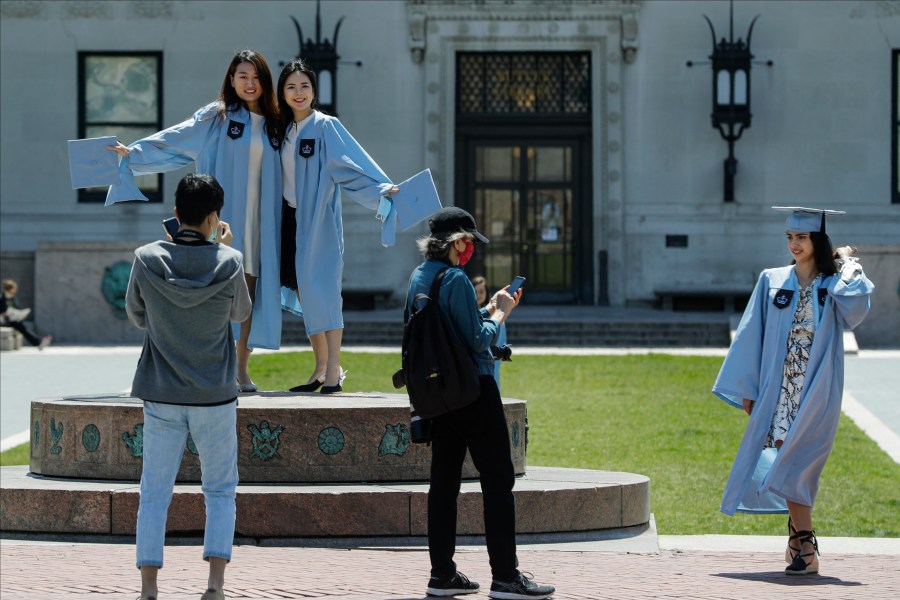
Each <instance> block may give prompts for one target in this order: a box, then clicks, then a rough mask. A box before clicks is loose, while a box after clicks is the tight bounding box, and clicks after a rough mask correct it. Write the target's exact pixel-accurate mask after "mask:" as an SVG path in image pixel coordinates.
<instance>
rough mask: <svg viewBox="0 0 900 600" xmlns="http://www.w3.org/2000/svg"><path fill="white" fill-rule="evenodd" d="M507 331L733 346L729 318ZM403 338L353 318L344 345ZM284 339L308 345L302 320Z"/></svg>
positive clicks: (536, 324) (522, 324) (550, 338)
mask: <svg viewBox="0 0 900 600" xmlns="http://www.w3.org/2000/svg"><path fill="white" fill-rule="evenodd" d="M507 335H508V337H509V340H510V343H511V344H513V345H514V346H545V347H558V346H580V347H585V346H612V347H638V348H643V347H666V348H673V347H674V348H677V347H722V348H725V347H727V346H728V344H729V329H728V323H727V321H722V322H703V321H697V322H682V321H678V322H672V321H649V322H648V321H633V322H622V321H614V322H609V321H601V322H578V321H574V322H573V321H512V322H509V323H507ZM402 339H403V323H402V317H400V318H398V319H397V320H395V321H385V320H372V321H364V320H354V321H352V322H350V321H348V322H347V323H346V324H345V328H344V338H343V343H344V345H347V346H350V345H360V346H394V347H397V348H399V347H400V343H401V341H402ZM281 343H282V344H283V345H286V346H294V345H305V344H308V341H307V339H306V333H305V330H304V329H303V322H302V321H300V320H290V321H289V320H286V321H285V322H284V325H283V327H282V334H281Z"/></svg>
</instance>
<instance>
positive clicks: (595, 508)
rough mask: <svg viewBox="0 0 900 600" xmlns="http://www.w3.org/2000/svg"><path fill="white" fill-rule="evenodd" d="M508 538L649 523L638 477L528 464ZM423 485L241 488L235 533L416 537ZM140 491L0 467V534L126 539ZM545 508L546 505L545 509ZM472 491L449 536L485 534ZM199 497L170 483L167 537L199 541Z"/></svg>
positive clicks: (477, 492)
mask: <svg viewBox="0 0 900 600" xmlns="http://www.w3.org/2000/svg"><path fill="white" fill-rule="evenodd" d="M514 494H515V497H516V531H517V532H518V533H523V534H526V533H555V532H573V531H596V530H604V529H620V528H624V527H631V526H637V525H642V524H645V523H648V522H649V520H650V480H649V479H648V478H647V477H645V476H643V475H635V474H631V473H620V472H612V471H593V470H587V469H560V468H551V467H529V468H528V469H527V471H526V473H525V474H524V475H522V476H520V477H518V478H517V479H516V484H515V489H514ZM427 496H428V484H427V483H403V482H397V483H383V484H367V483H353V484H308V485H297V484H279V485H254V484H248V485H240V486H238V491H237V521H236V526H235V535H236V536H241V537H250V538H296V537H368V536H423V535H426V534H427V520H426V516H427ZM139 498H140V495H139V486H138V484H137V483H134V482H110V481H88V480H72V479H64V478H52V477H43V476H38V475H33V474H30V473H28V468H27V467H24V466H21V467H2V468H0V506H2V510H0V531H2V532H18V533H33V534H37V533H43V534H48V533H65V534H91V535H134V533H135V524H136V522H137V509H138V502H139ZM551 507H552V508H551ZM482 514H483V508H482V499H481V487H480V485H479V483H478V482H477V481H472V480H467V481H465V482H463V485H462V490H461V492H460V497H459V519H458V524H457V531H458V533H460V534H462V535H481V534H483V533H484V520H483V516H482ZM204 519H205V517H204V502H203V494H202V492H201V490H200V486H198V485H177V486H176V487H175V494H174V496H173V498H172V504H171V506H170V509H169V518H168V522H167V532H168V533H169V534H177V535H195V534H202V531H203V527H204Z"/></svg>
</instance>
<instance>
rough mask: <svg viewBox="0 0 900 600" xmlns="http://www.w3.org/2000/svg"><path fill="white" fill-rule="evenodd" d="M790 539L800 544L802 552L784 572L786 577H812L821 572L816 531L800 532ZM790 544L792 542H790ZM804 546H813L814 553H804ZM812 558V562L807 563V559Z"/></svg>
mask: <svg viewBox="0 0 900 600" xmlns="http://www.w3.org/2000/svg"><path fill="white" fill-rule="evenodd" d="M790 539H792V540H794V539H796V540H797V541H799V542H800V549H801V552H798V553H797V555H796V556H794V560H792V561H791V564H790V565H788V567H787V568H786V569H785V570H784V574H785V575H811V574H813V573H818V572H819V542H818V540H816V532H815V531H798V532H796V533H795V534H794V535H792V536H791V537H790ZM789 543H790V542H789ZM803 544H812V546H813V551H812V552H802V549H803ZM807 556H811V557H812V560H811V561H809V562H806V557H807Z"/></svg>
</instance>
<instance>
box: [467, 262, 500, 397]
mask: <svg viewBox="0 0 900 600" xmlns="http://www.w3.org/2000/svg"><path fill="white" fill-rule="evenodd" d="M469 281H471V282H472V286H473V287H474V288H475V301H476V302H478V308H486V307H487V306H488V304H490V303H491V296H490V295H489V294H488V285H487V279H485V278H484V276H483V275H476V276H474V277H472V278H471V279H469ZM505 345H506V323H500V330H499V331H498V332H497V340H496V341H495V343H494V346H505ZM500 362H501V361H499V360H495V361H494V379H496V380H497V387H498V388H499V387H500Z"/></svg>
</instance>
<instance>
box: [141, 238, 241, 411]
mask: <svg viewBox="0 0 900 600" xmlns="http://www.w3.org/2000/svg"><path fill="white" fill-rule="evenodd" d="M134 255H135V259H134V266H133V267H132V269H131V278H130V279H129V281H128V292H127V294H126V296H125V309H126V311H127V312H128V317H129V318H130V319H131V321H132V323H134V324H135V325H137V326H138V327H140V328H141V329H146V330H147V336H146V337H145V338H144V350H143V352H142V353H141V358H140V360H138V366H137V372H135V374H134V383H133V384H132V387H131V395H132V396H134V397H136V398H141V399H143V400H151V401H155V402H166V403H169V404H186V405H204V404H217V403H221V402H223V401H227V400H230V399H231V398H234V397H236V396H237V394H238V389H237V384H236V380H235V378H236V369H237V353H236V351H235V345H234V336H233V334H232V332H231V323H230V321H244V320H245V319H247V317H249V316H250V310H251V304H250V294H249V292H248V291H247V284H246V282H245V281H244V269H243V267H242V266H241V263H242V256H241V253H240V252H238V251H237V250H234V249H232V248H229V247H228V246H224V245H222V244H209V243H200V244H175V243H173V242H167V241H159V242H153V243H151V244H147V245H146V246H141V247H140V248H138V249H137V250H135V251H134Z"/></svg>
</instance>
